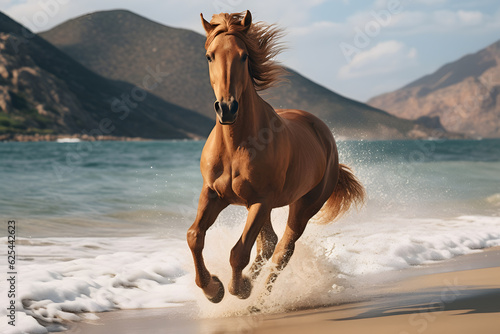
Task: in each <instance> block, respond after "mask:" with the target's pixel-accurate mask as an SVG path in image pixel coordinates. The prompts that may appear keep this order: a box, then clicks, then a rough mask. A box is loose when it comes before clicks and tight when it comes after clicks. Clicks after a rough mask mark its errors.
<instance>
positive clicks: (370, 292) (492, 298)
mask: <svg viewBox="0 0 500 334" xmlns="http://www.w3.org/2000/svg"><path fill="white" fill-rule="evenodd" d="M499 265H500V248H498V247H497V248H492V249H489V250H486V251H483V252H479V253H475V254H472V255H465V256H461V257H457V258H454V259H452V260H448V261H445V262H443V263H440V264H437V265H430V266H422V267H421V268H412V269H407V270H404V271H402V272H400V273H399V275H400V276H399V277H400V278H399V279H397V280H395V281H394V280H391V281H388V282H387V281H385V282H380V283H376V284H373V285H372V286H371V287H365V289H366V290H365V291H362V292H361V293H360V294H359V295H357V296H356V297H355V298H354V300H352V301H350V302H345V303H341V304H340V305H333V306H325V307H321V308H314V309H305V310H295V311H290V312H287V313H280V314H271V315H261V314H254V315H249V316H242V317H227V318H217V319H203V318H197V317H196V315H194V314H193V315H191V316H186V314H184V315H179V313H178V311H175V310H173V309H152V310H127V311H114V312H108V313H101V314H99V319H97V320H92V321H84V322H79V323H74V324H72V325H71V326H70V329H69V330H68V331H66V332H65V333H68V334H70V333H79V334H101V333H103V334H104V333H122V334H128V333H140V332H142V333H153V334H154V333H185V334H198V333H199V334H202V333H203V334H209V333H213V334H215V333H218V334H222V333H255V334H260V333H262V334H264V333H276V334H281V333H286V334H292V333H334V332H339V333H374V334H376V333H384V334H387V333H395V334H410V333H429V334H432V333H498V331H499V328H500V266H499ZM380 280H382V281H383V278H381V277H378V278H375V279H374V281H375V282H377V281H380ZM185 307H186V308H189V307H190V306H189V305H188V306H185ZM191 307H193V305H191Z"/></svg>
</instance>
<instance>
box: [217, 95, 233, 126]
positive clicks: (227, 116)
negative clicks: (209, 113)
mask: <svg viewBox="0 0 500 334" xmlns="http://www.w3.org/2000/svg"><path fill="white" fill-rule="evenodd" d="M214 108H215V113H216V114H217V116H218V118H219V122H220V123H221V124H224V125H228V124H233V123H234V122H236V118H237V117H238V102H237V101H236V100H235V99H234V98H231V99H230V100H229V102H224V101H215V103H214Z"/></svg>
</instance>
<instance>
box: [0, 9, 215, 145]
mask: <svg viewBox="0 0 500 334" xmlns="http://www.w3.org/2000/svg"><path fill="white" fill-rule="evenodd" d="M0 50H1V52H0V135H2V134H3V136H2V137H5V136H7V137H8V135H15V134H82V133H90V134H91V135H93V134H103V135H109V136H124V137H143V138H157V139H160V138H161V139H163V138H193V137H203V136H206V135H207V134H208V133H209V131H210V129H211V127H212V126H213V121H212V120H210V119H208V118H206V117H204V116H202V115H200V114H198V113H195V112H193V111H190V110H188V109H185V108H182V107H180V106H177V105H174V104H171V103H168V102H166V101H164V100H162V99H160V98H158V97H156V96H154V95H153V94H147V95H145V92H144V91H141V90H139V89H138V88H137V87H135V86H134V85H132V84H130V83H126V82H123V81H115V80H110V79H107V78H104V77H102V76H100V75H98V74H96V73H94V72H92V71H90V70H88V69H87V68H85V67H84V66H82V65H81V64H80V63H78V62H77V61H75V60H74V59H72V58H71V57H69V56H68V55H66V54H65V53H64V52H61V51H60V50H59V49H58V48H56V47H54V46H53V45H51V44H50V43H48V42H47V41H45V40H44V39H43V38H40V37H39V36H37V35H36V34H33V33H32V32H30V31H29V30H27V29H26V28H24V27H23V26H22V25H20V24H18V23H17V22H15V21H13V20H12V19H10V18H9V17H8V16H6V15H4V14H3V13H1V12H0Z"/></svg>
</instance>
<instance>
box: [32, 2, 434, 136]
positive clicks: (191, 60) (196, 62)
mask: <svg viewBox="0 0 500 334" xmlns="http://www.w3.org/2000/svg"><path fill="white" fill-rule="evenodd" d="M200 24H201V23H200ZM40 35H41V36H42V37H43V38H45V39H46V40H47V41H49V42H51V43H52V44H54V45H55V46H57V47H58V48H59V49H60V50H62V51H64V52H65V53H67V54H68V55H70V56H71V57H73V58H74V59H76V60H77V61H79V62H80V63H81V64H83V65H84V66H86V67H88V68H89V69H91V70H93V71H95V72H96V73H99V74H100V75H102V76H104V77H107V78H110V79H113V80H121V81H126V82H130V83H132V84H135V85H137V86H139V87H144V88H149V91H150V92H153V93H154V94H155V95H158V96H159V97H161V98H163V99H164V100H166V101H169V102H171V103H173V104H176V105H180V106H182V107H184V108H187V109H190V110H194V111H196V112H198V113H200V114H203V115H205V116H207V117H210V118H212V119H215V113H214V110H213V102H214V93H213V91H212V88H211V87H210V84H209V76H208V65H207V62H206V59H205V48H204V43H205V37H204V36H202V35H200V34H198V33H195V32H192V31H189V30H185V29H177V28H171V27H167V26H164V25H162V24H159V23H155V22H152V21H150V20H148V19H146V18H144V17H141V16H139V15H136V14H134V13H132V12H129V11H125V10H113V11H104V12H96V13H92V14H88V15H84V16H81V17H78V18H75V19H72V20H69V21H67V22H64V23H63V24H61V25H59V26H57V27H55V28H53V29H51V30H49V31H46V32H43V33H41V34H40ZM289 71H290V76H289V77H288V82H287V83H285V84H283V85H282V86H281V87H278V88H273V89H271V90H269V91H264V92H263V93H262V96H263V97H264V98H265V99H267V100H268V102H269V103H271V105H273V106H274V107H275V108H297V109H303V110H307V111H309V112H312V113H313V114H316V115H318V116H319V117H321V118H322V119H323V120H324V121H326V122H327V124H328V125H329V126H330V127H332V128H334V130H335V132H336V134H338V135H342V136H345V137H349V138H377V139H382V138H413V137H428V136H430V135H436V134H435V133H434V134H433V132H436V133H437V135H443V132H442V131H440V130H436V129H429V128H428V127H426V126H425V125H424V124H422V123H419V122H413V121H408V120H401V119H399V118H396V117H394V116H392V115H389V114H388V113H386V112H384V111H382V110H379V109H376V108H373V107H370V106H368V105H366V104H363V103H360V102H356V101H353V100H350V99H347V98H345V97H343V96H340V95H338V94H336V93H334V92H332V91H330V90H328V89H326V88H324V87H322V86H320V85H318V84H315V83H314V82H312V81H310V80H308V79H306V78H305V77H303V76H301V75H300V74H298V73H296V72H294V71H293V70H289ZM157 73H161V82H159V84H158V85H152V84H151V83H150V80H151V78H152V77H154V76H155V74H157Z"/></svg>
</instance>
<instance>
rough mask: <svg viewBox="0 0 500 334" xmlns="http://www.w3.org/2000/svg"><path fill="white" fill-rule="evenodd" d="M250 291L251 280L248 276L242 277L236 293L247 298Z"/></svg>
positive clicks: (239, 296)
mask: <svg viewBox="0 0 500 334" xmlns="http://www.w3.org/2000/svg"><path fill="white" fill-rule="evenodd" d="M251 293H252V281H250V279H249V278H248V277H243V278H242V279H241V287H240V290H239V292H238V294H237V296H238V298H240V299H247V298H248V297H250V294H251Z"/></svg>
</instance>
